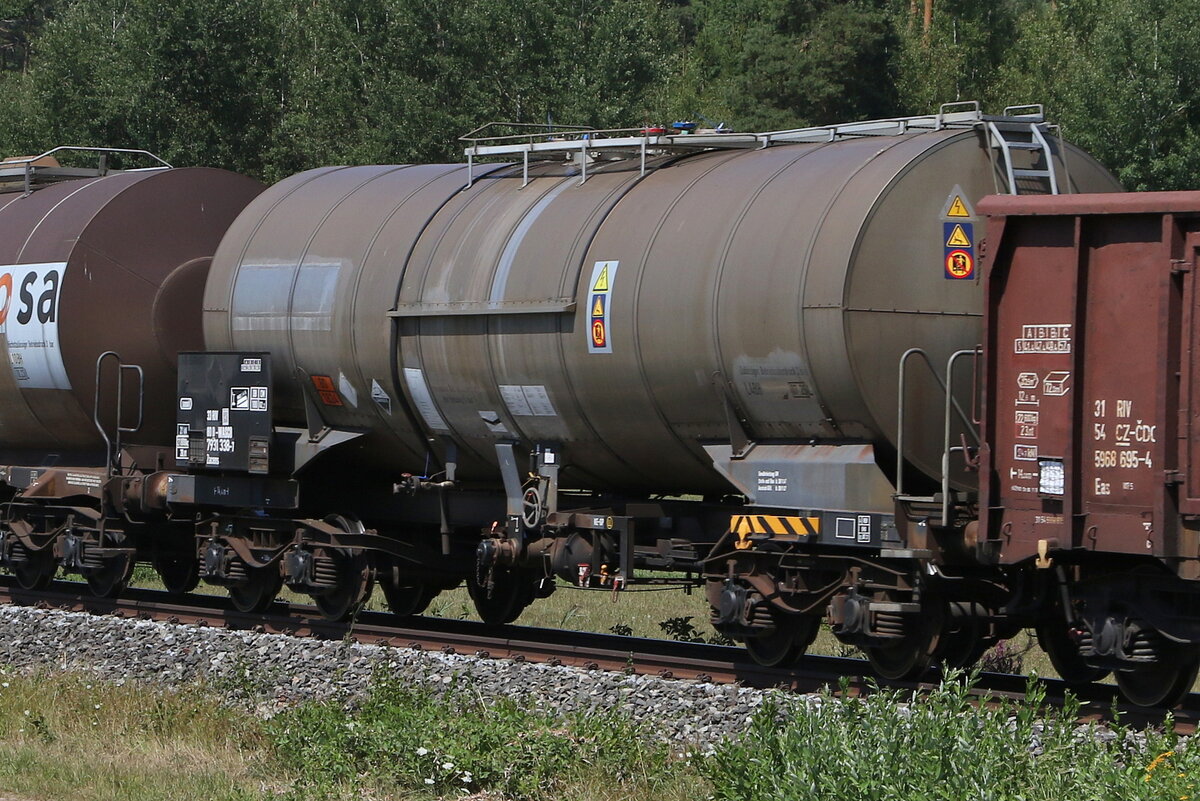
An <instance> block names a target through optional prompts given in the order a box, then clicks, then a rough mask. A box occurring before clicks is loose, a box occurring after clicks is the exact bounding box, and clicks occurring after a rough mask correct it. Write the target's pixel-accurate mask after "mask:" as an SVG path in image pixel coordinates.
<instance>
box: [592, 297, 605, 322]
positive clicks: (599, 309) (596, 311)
mask: <svg viewBox="0 0 1200 801" xmlns="http://www.w3.org/2000/svg"><path fill="white" fill-rule="evenodd" d="M592 316H593V317H603V316H604V296H603V295H597V296H596V305H594V306H592Z"/></svg>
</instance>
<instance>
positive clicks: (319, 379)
mask: <svg viewBox="0 0 1200 801" xmlns="http://www.w3.org/2000/svg"><path fill="white" fill-rule="evenodd" d="M312 382H313V388H314V389H316V390H317V395H318V397H320V398H321V403H323V404H325V405H326V406H341V405H342V397H341V395H338V392H337V389H336V388H334V385H333V379H332V378H330V377H329V376H327V375H314V376H312Z"/></svg>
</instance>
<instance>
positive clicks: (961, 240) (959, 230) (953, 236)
mask: <svg viewBox="0 0 1200 801" xmlns="http://www.w3.org/2000/svg"><path fill="white" fill-rule="evenodd" d="M951 211H953V209H951ZM946 247H948V248H969V247H971V240H970V239H968V238H967V232H966V231H964V230H963V227H962V226H961V225H956V226H954V230H953V231H951V232H950V238H949V239H947V240H946Z"/></svg>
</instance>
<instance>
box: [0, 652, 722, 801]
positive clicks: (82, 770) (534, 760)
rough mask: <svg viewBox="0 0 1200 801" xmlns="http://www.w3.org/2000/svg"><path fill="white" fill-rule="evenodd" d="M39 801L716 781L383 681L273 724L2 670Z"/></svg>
mask: <svg viewBox="0 0 1200 801" xmlns="http://www.w3.org/2000/svg"><path fill="white" fill-rule="evenodd" d="M8 794H17V795H19V796H21V797H23V798H28V799H33V800H34V801H51V799H52V800H53V801H76V800H77V799H78V800H79V801H83V800H84V799H86V800H87V801H108V800H109V799H112V800H113V801H117V800H118V799H119V800H120V801H258V800H259V799H284V800H285V801H316V799H332V800H340V799H347V800H348V799H361V798H369V799H377V800H378V801H385V800H386V799H433V798H443V797H445V798H456V797H459V796H463V795H470V794H480V795H477V796H475V797H476V798H480V799H482V798H495V799H501V798H502V799H531V800H540V799H568V800H571V799H574V800H577V801H607V799H613V801H615V799H618V798H620V799H623V800H624V799H630V800H632V801H637V800H638V799H662V800H663V801H675V800H676V799H678V800H679V801H683V799H694V798H698V797H704V796H706V795H707V784H706V782H705V781H704V779H703V778H702V777H700V775H699V774H698V773H696V771H695V770H694V769H693V768H692V766H691V763H690V761H688V760H686V759H681V758H679V757H677V756H676V755H675V754H673V753H672V752H671V750H670V749H669V748H668V747H667V746H665V745H661V744H653V743H651V742H650V741H649V739H648V738H647V737H645V736H643V734H642V731H641V730H640V729H639V728H638V727H637V726H635V725H634V724H633V723H632V722H630V721H628V720H626V719H623V718H619V717H616V716H613V715H605V714H600V715H596V716H593V717H589V718H579V719H576V720H572V721H566V722H564V721H558V720H553V719H551V718H548V717H545V716H543V715H539V714H535V713H530V712H526V711H523V710H521V709H519V708H518V707H517V706H516V705H514V704H512V703H511V702H508V701H503V700H502V701H499V702H496V703H494V704H484V703H482V701H481V700H480V699H478V698H472V697H469V696H465V695H464V696H461V697H456V698H453V699H436V698H433V697H430V696H428V695H425V694H423V693H419V692H415V691H412V690H410V689H408V688H406V687H405V686H403V685H402V684H401V683H399V682H397V681H395V680H386V679H380V680H378V681H377V682H376V684H375V686H374V688H373V690H372V691H371V693H370V694H369V695H368V696H367V697H366V699H365V700H363V702H362V703H361V704H360V705H359V706H358V707H357V708H355V709H354V710H353V711H347V710H346V709H345V708H343V707H342V706H340V705H339V704H337V703H333V702H322V703H316V702H314V703H308V704H302V705H299V706H296V707H292V708H290V709H287V710H285V711H284V712H283V713H281V714H279V715H277V716H276V717H274V718H272V719H270V720H261V719H259V718H256V717H254V716H253V715H251V714H249V713H247V712H245V711H240V710H237V709H234V708H231V707H229V706H227V705H225V704H224V703H223V701H222V697H221V695H220V694H219V693H218V692H217V690H216V688H214V687H207V688H205V687H201V686H190V687H187V688H183V689H180V690H168V689H163V688H155V687H147V686H142V685H134V684H127V685H118V684H117V683H115V682H107V681H102V680H98V679H96V678H94V677H86V676H81V675H77V674H59V673H52V672H44V673H41V674H37V675H32V676H24V675H16V674H12V673H10V672H7V671H6V672H3V673H0V796H7V795H8Z"/></svg>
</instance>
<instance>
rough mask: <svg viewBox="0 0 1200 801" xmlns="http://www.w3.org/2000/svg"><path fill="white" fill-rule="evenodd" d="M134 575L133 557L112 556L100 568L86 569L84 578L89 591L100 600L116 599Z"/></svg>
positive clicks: (103, 561)
mask: <svg viewBox="0 0 1200 801" xmlns="http://www.w3.org/2000/svg"><path fill="white" fill-rule="evenodd" d="M132 575H133V557H131V556H111V557H109V558H107V559H104V560H102V561H101V563H100V567H89V568H86V569H84V571H83V578H84V580H85V581H87V585H88V589H90V590H91V591H92V594H93V595H96V596H98V597H100V598H114V597H116V596H117V595H120V594H121V592H122V591H123V590H124V589H125V588H126V587H127V586H129V577H130V576H132Z"/></svg>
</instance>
